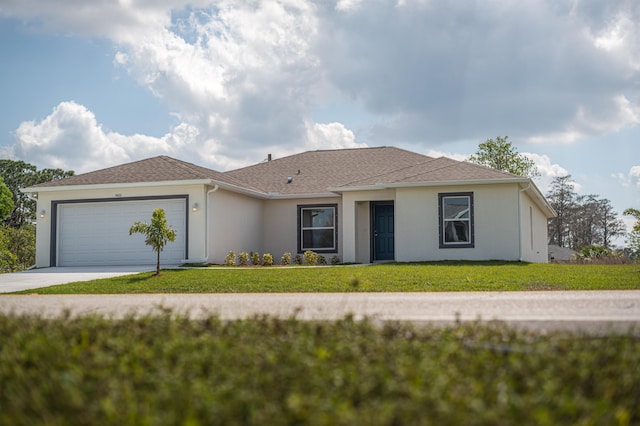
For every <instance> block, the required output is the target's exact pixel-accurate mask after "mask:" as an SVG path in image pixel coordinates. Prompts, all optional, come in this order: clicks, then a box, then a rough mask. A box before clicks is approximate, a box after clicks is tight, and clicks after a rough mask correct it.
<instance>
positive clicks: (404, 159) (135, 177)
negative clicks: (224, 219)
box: [31, 147, 520, 195]
mask: <svg viewBox="0 0 640 426" xmlns="http://www.w3.org/2000/svg"><path fill="white" fill-rule="evenodd" d="M513 178H520V177H519V176H516V175H512V174H509V173H504V172H500V171H498V170H494V169H490V168H487V167H483V166H478V165H476V164H471V163H467V162H461V161H456V160H452V159H449V158H445V157H440V158H432V157H428V156H426V155H422V154H418V153H415V152H411V151H406V150H403V149H400V148H394V147H378V148H357V149H339V150H320V151H308V152H303V153H300V154H295V155H291V156H288V157H283V158H280V159H276V160H272V161H267V162H263V163H259V164H255V165H253V166H249V167H244V168H241V169H237V170H232V171H228V172H224V173H222V172H218V171H215V170H211V169H208V168H205V167H200V166H196V165H195V164H191V163H187V162H184V161H180V160H176V159H174V158H171V157H167V156H158V157H153V158H149V159H146V160H140V161H135V162H132V163H127V164H123V165H120V166H115V167H109V168H106V169H102V170H96V171H94V172H89V173H84V174H80V175H75V176H71V177H69V178H66V179H61V180H56V181H52V182H46V183H42V184H39V185H35V186H33V187H31V188H44V187H63V186H75V185H97V184H123V183H146V182H165V181H166V182H171V181H186V180H214V181H216V182H219V183H223V184H228V185H233V186H236V187H239V188H242V189H248V190H252V191H257V192H262V193H264V194H265V195H266V194H280V195H305V194H326V193H328V192H330V188H334V189H345V190H346V189H348V188H350V187H351V188H354V187H362V186H371V185H376V184H378V183H383V184H401V183H422V182H434V183H435V182H451V181H473V180H479V181H481V180H496V179H513Z"/></svg>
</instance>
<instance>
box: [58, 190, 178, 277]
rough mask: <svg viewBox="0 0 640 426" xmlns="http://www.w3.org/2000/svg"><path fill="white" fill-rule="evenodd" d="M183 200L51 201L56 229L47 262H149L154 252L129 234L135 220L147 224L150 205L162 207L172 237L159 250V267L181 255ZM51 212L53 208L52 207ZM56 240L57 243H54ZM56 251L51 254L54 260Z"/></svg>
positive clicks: (100, 263) (75, 264)
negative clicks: (172, 230) (172, 232)
mask: <svg viewBox="0 0 640 426" xmlns="http://www.w3.org/2000/svg"><path fill="white" fill-rule="evenodd" d="M186 205H187V199H186V197H184V196H181V197H176V198H160V199H158V198H154V199H129V200H125V199H122V200H113V199H109V200H92V201H90V202H85V201H81V200H79V201H72V202H59V203H57V220H56V223H57V229H56V230H55V235H56V238H54V241H53V244H52V248H53V247H55V248H56V250H55V251H53V252H52V264H57V265H58V266H99V265H147V264H149V265H151V264H155V263H156V254H155V253H154V252H153V250H152V248H151V247H150V246H147V245H146V244H145V243H144V240H145V238H144V235H142V234H134V235H131V236H130V235H129V228H130V227H131V225H133V223H134V222H135V221H143V222H147V223H148V222H150V220H151V214H152V213H153V210H154V209H156V208H161V209H164V211H165V213H166V216H167V223H168V224H169V225H170V226H171V227H172V228H173V229H174V230H175V231H176V240H175V241H174V242H169V243H168V244H167V245H166V246H165V247H164V249H163V251H162V253H161V256H160V259H161V262H162V263H163V264H165V265H167V264H174V265H175V264H179V263H180V262H181V260H183V259H186V258H187V212H186ZM54 211H56V209H54ZM56 241H57V242H56ZM56 252H57V258H56Z"/></svg>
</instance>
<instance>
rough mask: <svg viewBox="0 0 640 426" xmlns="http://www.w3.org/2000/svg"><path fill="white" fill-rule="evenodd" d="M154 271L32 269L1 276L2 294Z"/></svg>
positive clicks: (140, 268)
mask: <svg viewBox="0 0 640 426" xmlns="http://www.w3.org/2000/svg"><path fill="white" fill-rule="evenodd" d="M163 267H164V265H163ZM154 269H155V265H144V266H85V267H55V268H41V269H31V270H29V271H24V272H14V273H11V274H0V293H11V292H14V291H23V290H31V289H34V288H41V287H49V286H52V285H57V284H67V283H72V282H77V281H90V280H97V279H100V278H111V277H118V276H121V275H130V274H137V273H139V272H146V271H153V270H154Z"/></svg>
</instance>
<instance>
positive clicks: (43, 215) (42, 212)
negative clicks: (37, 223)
mask: <svg viewBox="0 0 640 426" xmlns="http://www.w3.org/2000/svg"><path fill="white" fill-rule="evenodd" d="M46 215H47V212H46V210H45V209H42V211H41V212H40V219H44V217H45V216H46Z"/></svg>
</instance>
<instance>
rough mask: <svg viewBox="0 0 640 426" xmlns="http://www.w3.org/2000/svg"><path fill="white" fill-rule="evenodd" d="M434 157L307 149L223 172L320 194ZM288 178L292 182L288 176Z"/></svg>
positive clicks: (273, 188) (265, 185)
mask: <svg viewBox="0 0 640 426" xmlns="http://www.w3.org/2000/svg"><path fill="white" fill-rule="evenodd" d="M432 160H433V158H431V157H427V156H426V155H422V154H417V153H415V152H411V151H406V150H404V149H399V148H391V147H381V148H356V149H338V150H322V151H308V152H303V153H301V154H295V155H291V156H288V157H284V158H279V159H276V160H272V161H267V162H264V163H260V164H256V165H253V166H249V167H245V168H242V169H238V170H232V171H229V172H226V173H225V175H226V176H231V177H233V178H236V179H238V180H241V181H243V182H246V183H248V184H250V185H252V186H253V187H256V188H259V189H260V190H261V191H263V192H267V193H268V192H272V193H279V194H322V193H326V192H329V190H328V188H332V187H340V186H345V185H349V184H351V183H353V182H359V181H364V180H366V179H370V178H371V177H372V176H376V175H379V174H382V173H392V172H394V171H396V170H402V169H405V168H408V167H411V166H415V165H417V164H422V163H426V162H429V161H432ZM289 177H290V178H291V183H287V182H288V178H289Z"/></svg>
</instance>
